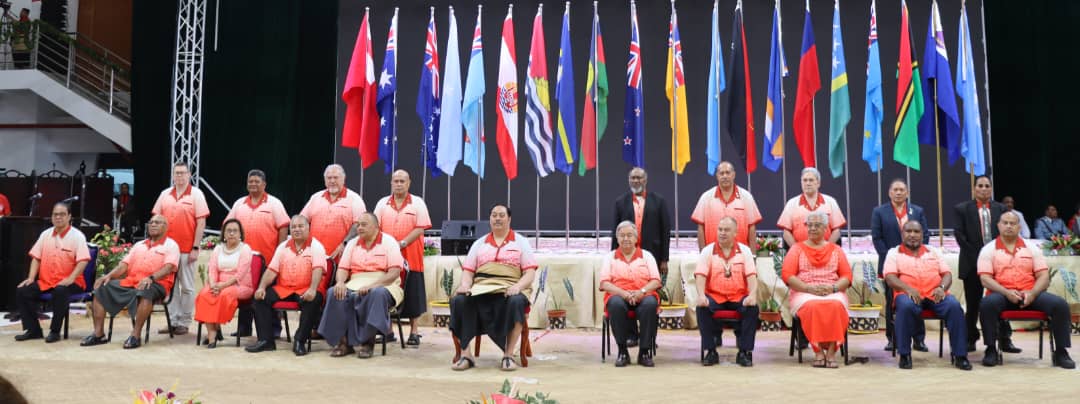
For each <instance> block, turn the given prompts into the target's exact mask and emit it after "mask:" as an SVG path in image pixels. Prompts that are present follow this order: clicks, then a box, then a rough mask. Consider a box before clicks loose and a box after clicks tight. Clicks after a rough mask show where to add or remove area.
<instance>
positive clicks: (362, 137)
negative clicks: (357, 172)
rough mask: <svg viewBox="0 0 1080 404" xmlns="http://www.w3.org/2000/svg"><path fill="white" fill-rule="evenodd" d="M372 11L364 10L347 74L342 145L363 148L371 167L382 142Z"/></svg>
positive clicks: (363, 159) (362, 157) (364, 160)
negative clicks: (379, 139)
mask: <svg viewBox="0 0 1080 404" xmlns="http://www.w3.org/2000/svg"><path fill="white" fill-rule="evenodd" d="M369 14H370V11H366V12H364V20H363V22H361V23H360V32H358V33H357V34H356V44H355V45H354V46H353V54H352V60H350V61H349V73H348V75H347V76H346V77H345V90H344V91H342V93H341V100H342V101H345V125H344V127H343V128H342V129H341V145H342V146H344V147H348V148H354V149H359V150H358V153H359V154H360V163H361V164H362V165H363V167H364V168H367V167H368V166H370V165H371V164H372V163H374V162H375V160H376V158H377V155H376V150H377V149H376V148H377V146H376V144H378V133H379V132H378V131H379V120H378V114H377V112H376V111H375V95H376V94H375V93H376V91H378V90H377V89H376V88H375V63H374V62H372V59H371V27H370V26H369V25H368V16H369Z"/></svg>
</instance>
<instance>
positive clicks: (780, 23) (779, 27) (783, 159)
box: [744, 0, 794, 208]
mask: <svg viewBox="0 0 1080 404" xmlns="http://www.w3.org/2000/svg"><path fill="white" fill-rule="evenodd" d="M776 11H777V12H776V40H777V41H778V42H780V46H779V48H780V55H779V56H780V83H779V84H780V106H781V107H783V106H784V76H785V75H786V70H787V62H785V61H784V40H783V38H784V20H783V19H782V18H781V16H780V0H776ZM769 46H772V45H771V44H770V45H769ZM744 51H745V50H744ZM780 121H781V122H787V120H786V119H784V117H783V115H781V116H780ZM792 129H794V128H792ZM783 134H784V126H783V124H782V123H781V124H780V135H781V136H780V172H781V174H780V192H783V194H784V197H783V198H780V204H781V205H780V206H781V208H782V207H783V206H784V205H785V204H787V195H788V193H787V145H785V144H784V143H786V142H787V136H783ZM767 135H768V134H766V136H767ZM750 141H753V140H750ZM746 187H747V190H748V191H751V193H752V192H753V190H752V189H749V188H750V173H746Z"/></svg>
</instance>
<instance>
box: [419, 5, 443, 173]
mask: <svg viewBox="0 0 1080 404" xmlns="http://www.w3.org/2000/svg"><path fill="white" fill-rule="evenodd" d="M437 44H438V42H437V40H436V39H435V7H432V8H431V19H430V20H428V26H427V44H426V45H425V46H424V67H423V70H421V72H420V94H418V95H417V97H416V114H417V115H419V116H420V124H421V125H423V127H424V150H425V153H424V156H425V158H424V159H425V160H426V161H425V164H427V167H428V170H430V171H431V176H432V177H438V176H439V175H440V174H442V171H441V170H439V165H438V155H439V115H440V114H441V111H440V107H441V105H440V104H441V100H440V98H439V51H438V49H437V46H436V45H437Z"/></svg>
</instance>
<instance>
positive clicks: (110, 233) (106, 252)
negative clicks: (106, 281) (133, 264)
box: [90, 226, 131, 277]
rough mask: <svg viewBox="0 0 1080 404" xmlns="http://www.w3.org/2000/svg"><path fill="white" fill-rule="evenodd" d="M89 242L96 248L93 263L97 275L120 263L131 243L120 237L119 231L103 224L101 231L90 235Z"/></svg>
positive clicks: (103, 273) (101, 274)
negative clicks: (95, 256) (92, 235)
mask: <svg viewBox="0 0 1080 404" xmlns="http://www.w3.org/2000/svg"><path fill="white" fill-rule="evenodd" d="M90 244H92V245H94V246H96V247H97V248H98V252H97V259H96V261H95V262H96V264H95V265H94V267H95V268H94V271H95V272H96V273H97V276H98V277H100V276H103V275H105V274H106V273H107V272H109V271H111V270H112V269H113V268H116V267H117V266H118V265H120V261H123V259H124V257H125V256H126V255H127V253H128V251H129V250H131V243H129V242H127V241H125V240H124V239H122V238H120V232H119V231H117V230H113V229H112V228H110V227H109V226H105V228H104V229H102V230H101V232H99V233H98V234H95V235H94V237H91V238H90Z"/></svg>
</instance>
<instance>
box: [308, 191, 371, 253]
mask: <svg viewBox="0 0 1080 404" xmlns="http://www.w3.org/2000/svg"><path fill="white" fill-rule="evenodd" d="M332 197H333V196H331V195H330V191H326V190H324V191H319V192H316V193H315V194H314V195H311V199H308V203H307V205H305V206H304V209H303V210H301V211H300V214H301V215H302V216H304V217H307V218H308V220H310V221H311V237H314V238H315V239H316V240H319V243H321V244H322V245H323V246H324V247H325V248H327V249H329V250H330V252H333V251H334V250H336V249H337V248H338V246H339V245H341V242H342V241H344V240H345V236H346V235H348V234H349V227H351V226H352V224H353V223H356V222H358V221H360V215H361V214H363V213H364V212H367V206H365V205H364V200H363V199H360V195H358V194H357V193H356V192H353V191H352V190H350V189H348V188H345V189H343V190H342V191H341V193H339V194H338V195H337V197H336V198H337V199H336V200H334V201H332V202H331V198H332Z"/></svg>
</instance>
